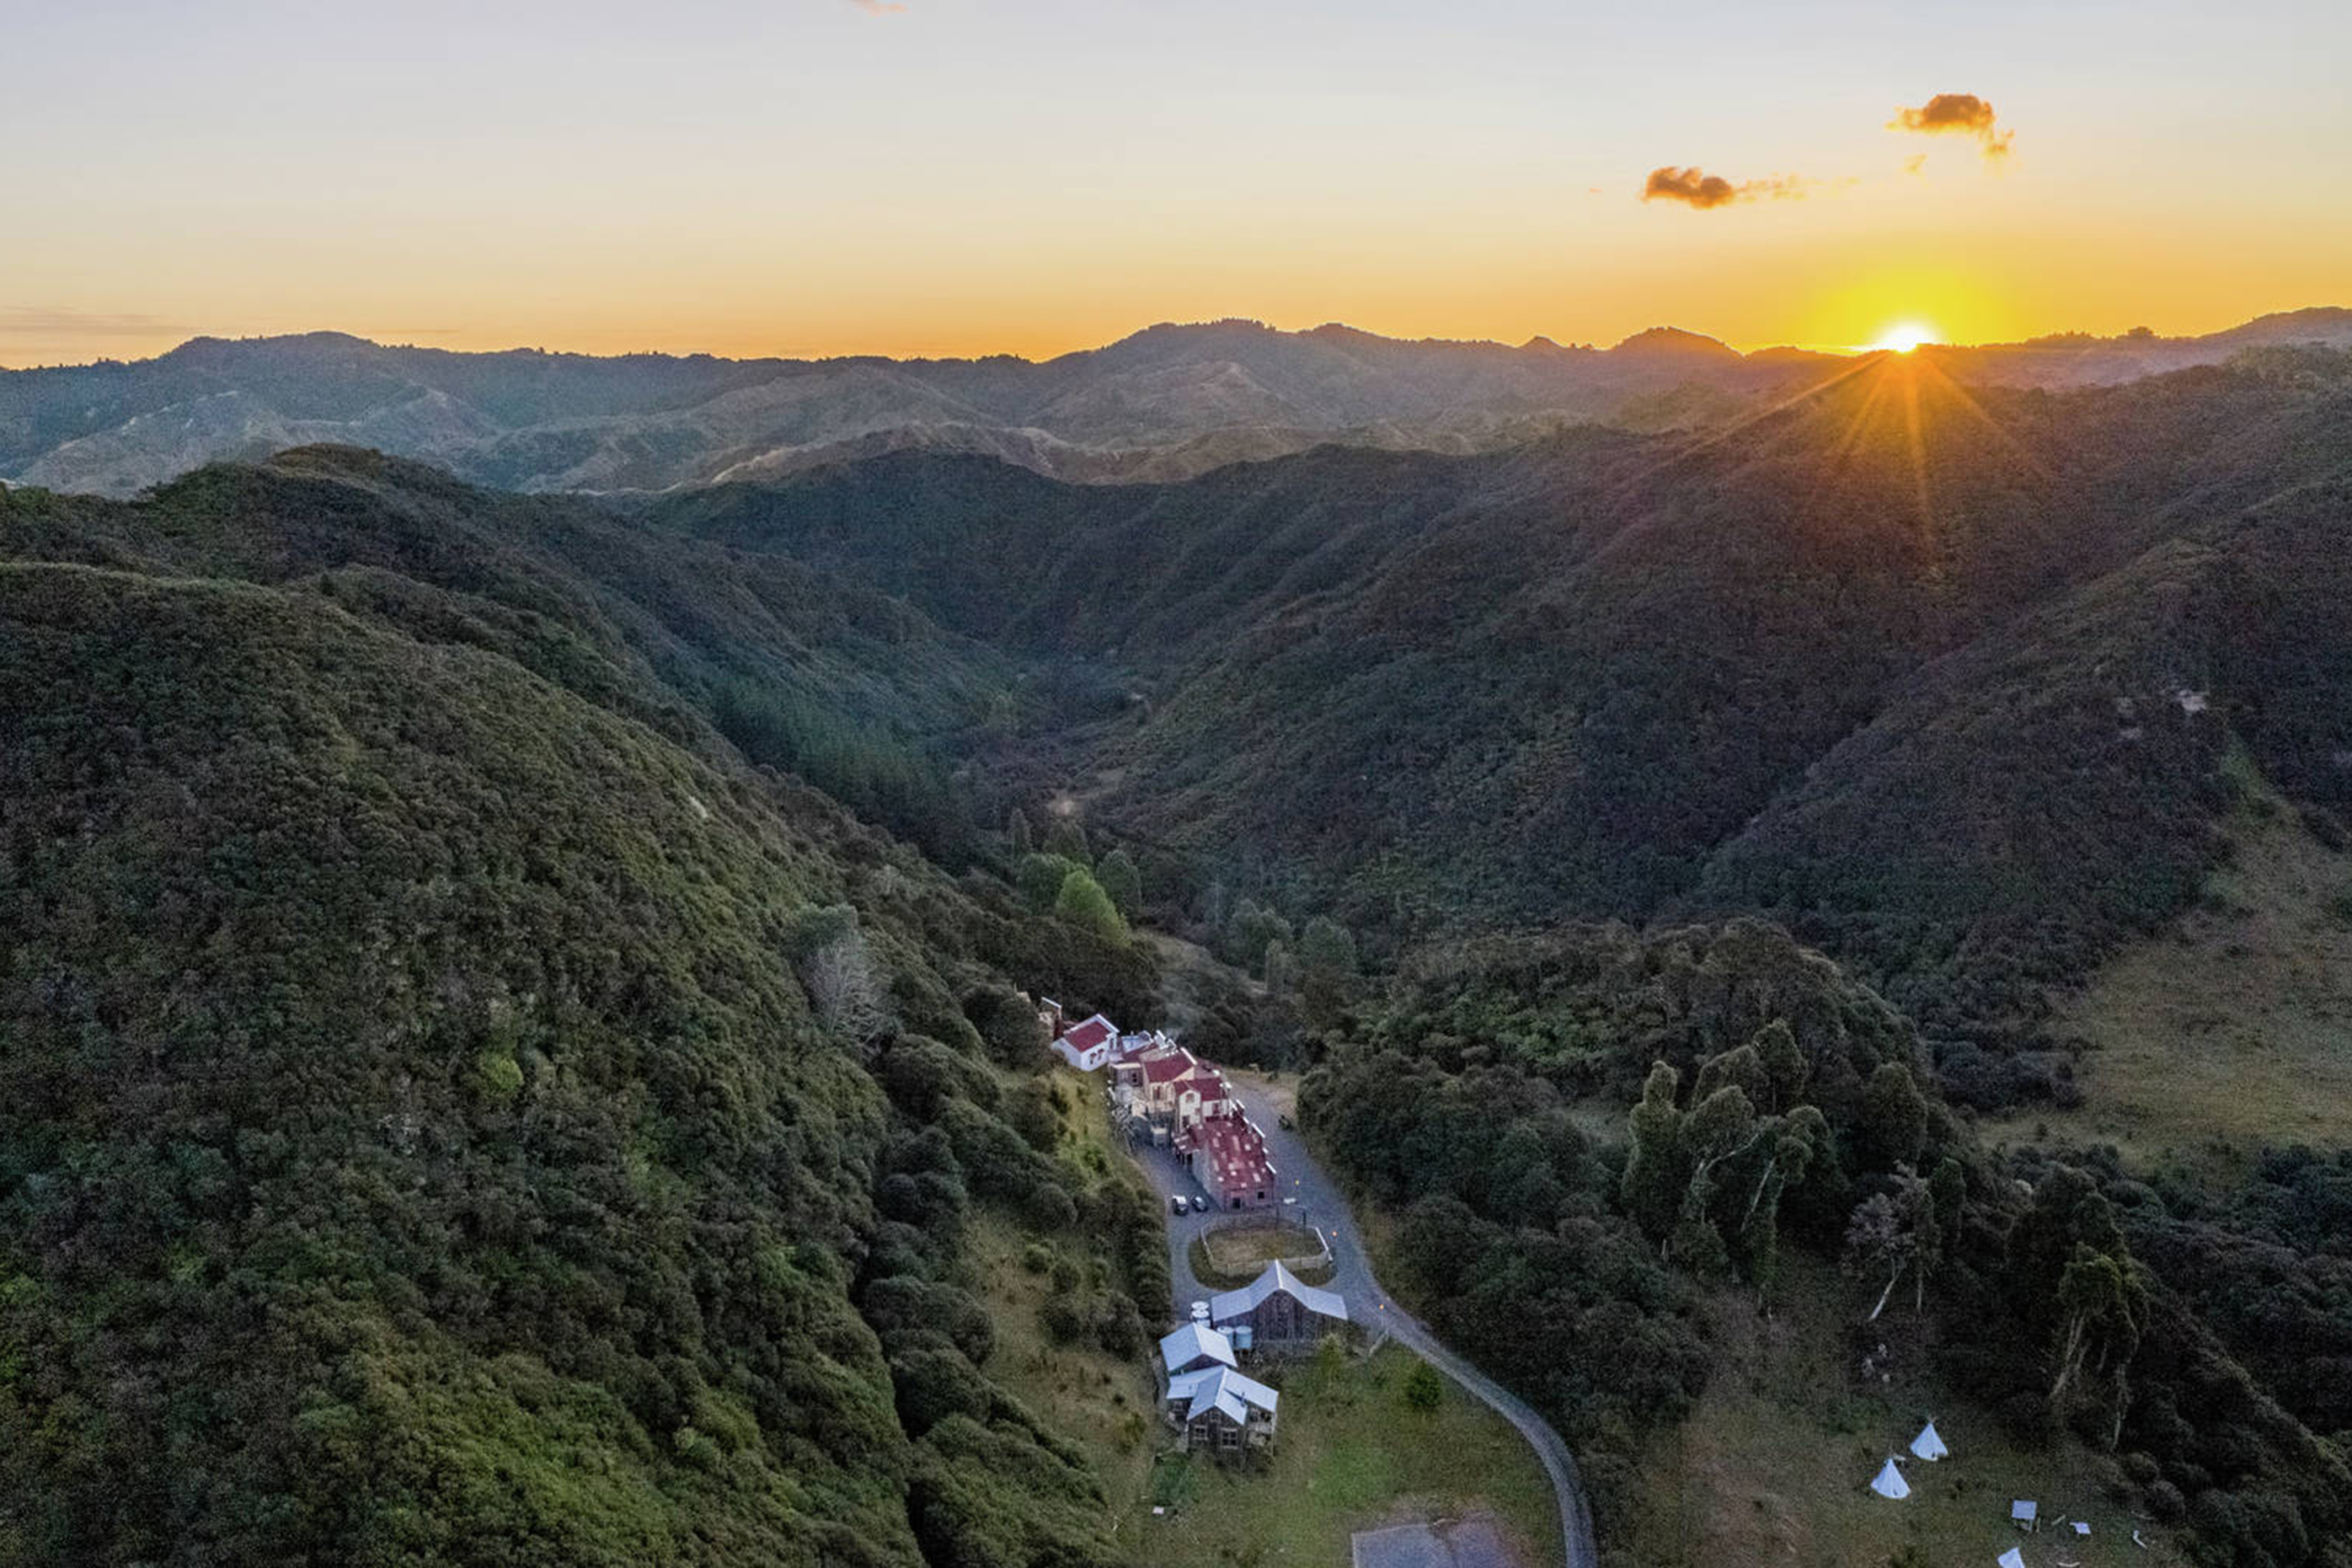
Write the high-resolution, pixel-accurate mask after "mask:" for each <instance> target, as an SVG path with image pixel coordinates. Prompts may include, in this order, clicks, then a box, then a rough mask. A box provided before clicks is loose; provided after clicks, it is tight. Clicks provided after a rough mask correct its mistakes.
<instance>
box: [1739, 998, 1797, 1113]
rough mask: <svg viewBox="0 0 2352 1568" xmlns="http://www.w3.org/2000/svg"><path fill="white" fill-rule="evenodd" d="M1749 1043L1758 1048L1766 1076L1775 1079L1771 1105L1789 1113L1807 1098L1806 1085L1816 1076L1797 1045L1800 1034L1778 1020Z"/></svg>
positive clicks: (1761, 1030)
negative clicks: (1790, 1109)
mask: <svg viewBox="0 0 2352 1568" xmlns="http://www.w3.org/2000/svg"><path fill="white" fill-rule="evenodd" d="M1748 1043H1749V1044H1750V1045H1751V1046H1753V1047H1754V1048H1755V1051H1756V1056H1757V1060H1758V1061H1760V1062H1762V1063H1763V1064H1764V1072H1765V1076H1766V1077H1769V1078H1770V1080H1771V1084H1772V1099H1771V1105H1772V1108H1773V1109H1774V1110H1775V1111H1786V1110H1788V1109H1789V1108H1790V1107H1791V1106H1793V1105H1795V1104H1796V1103H1797V1102H1798V1101H1799V1100H1802V1099H1804V1089H1805V1082H1806V1080H1807V1079H1808V1078H1810V1077H1812V1076H1813V1069H1812V1068H1811V1067H1810V1066H1808V1065H1807V1064H1806V1062H1805V1059H1804V1049H1803V1048H1802V1047H1801V1046H1799V1045H1798V1044H1797V1037H1796V1032H1795V1031H1794V1030H1792V1029H1791V1028H1790V1027H1789V1021H1788V1020H1787V1019H1784V1018H1776V1019H1774V1020H1773V1021H1771V1022H1770V1023H1768V1024H1766V1025H1765V1026H1764V1027H1763V1028H1761V1029H1759V1030H1758V1031H1757V1032H1756V1038H1755V1039H1753V1040H1751V1041H1749V1042H1748Z"/></svg>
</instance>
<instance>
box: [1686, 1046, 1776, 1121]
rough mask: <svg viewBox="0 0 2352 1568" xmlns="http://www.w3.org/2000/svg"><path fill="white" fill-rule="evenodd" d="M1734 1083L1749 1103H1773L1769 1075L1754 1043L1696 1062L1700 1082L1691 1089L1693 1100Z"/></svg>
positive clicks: (1702, 1098) (1763, 1104)
mask: <svg viewBox="0 0 2352 1568" xmlns="http://www.w3.org/2000/svg"><path fill="white" fill-rule="evenodd" d="M1733 1085H1736V1086H1737V1087H1738V1089H1739V1090H1740V1092H1741V1093H1742V1094H1745V1095H1746V1096H1747V1099H1748V1102H1749V1103H1750V1104H1752V1105H1758V1106H1767V1105H1770V1104H1771V1103H1772V1093H1773V1089H1772V1080H1771V1076H1770V1074H1769V1073H1767V1072H1766V1071H1765V1068H1764V1060H1763V1058H1762V1057H1761V1056H1759V1055H1757V1053H1756V1047H1755V1046H1753V1045H1742V1046H1741V1047H1739V1049H1737V1050H1736V1051H1725V1052H1723V1053H1721V1054H1720V1055H1713V1056H1710V1057H1708V1058H1707V1059H1706V1060H1705V1061H1703V1062H1702V1063H1700V1064H1699V1082H1698V1085H1697V1087H1696V1088H1694V1089H1692V1090H1691V1098H1692V1099H1693V1100H1704V1099H1706V1098H1707V1097H1708V1096H1709V1095H1711V1094H1713V1093H1714V1092H1715V1091H1716V1090H1717V1089H1724V1088H1726V1087H1730V1086H1733Z"/></svg>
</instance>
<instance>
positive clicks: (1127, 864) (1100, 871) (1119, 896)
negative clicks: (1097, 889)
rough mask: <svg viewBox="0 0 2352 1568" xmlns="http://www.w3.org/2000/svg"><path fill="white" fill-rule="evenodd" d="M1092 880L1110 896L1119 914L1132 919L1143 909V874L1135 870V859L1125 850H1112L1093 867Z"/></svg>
mask: <svg viewBox="0 0 2352 1568" xmlns="http://www.w3.org/2000/svg"><path fill="white" fill-rule="evenodd" d="M1094 880H1096V881H1097V882H1100V883H1101V884H1102V885H1103V892H1105V893H1108V894H1109V895H1110V896H1111V902H1112V903H1113V904H1114V905H1116V906H1117V907H1118V910H1119V913H1120V914H1122V915H1124V916H1125V917H1126V918H1127V919H1134V918H1135V916H1136V910H1138V909H1140V908H1142V907H1143V873H1142V872H1141V871H1139V870H1137V869H1136V863H1135V857H1134V856H1132V855H1130V854H1128V853H1127V852H1126V851H1125V850H1113V851H1112V852H1110V853H1109V854H1107V855H1104V856H1103V858H1102V860H1101V861H1100V862H1098V863H1096V865H1095V867H1094Z"/></svg>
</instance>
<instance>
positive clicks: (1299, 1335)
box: [1159, 1263, 1348, 1454]
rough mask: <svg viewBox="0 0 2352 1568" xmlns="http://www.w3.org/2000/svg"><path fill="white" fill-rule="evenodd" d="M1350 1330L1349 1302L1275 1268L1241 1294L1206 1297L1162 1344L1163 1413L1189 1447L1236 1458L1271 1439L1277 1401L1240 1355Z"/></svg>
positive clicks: (1270, 1353) (1281, 1352)
mask: <svg viewBox="0 0 2352 1568" xmlns="http://www.w3.org/2000/svg"><path fill="white" fill-rule="evenodd" d="M1347 1330H1348V1303H1346V1301H1345V1300H1343V1299H1342V1298H1341V1297H1340V1294H1339V1293H1338V1292H1335V1291H1325V1290H1318V1289H1317V1288H1316V1287H1315V1286H1313V1285H1309V1284H1307V1283H1306V1282H1305V1281H1304V1280H1300V1279H1299V1277H1298V1276H1297V1275H1295V1274H1294V1273H1292V1272H1291V1271H1290V1270H1289V1269H1285V1268H1283V1266H1282V1265H1281V1264H1279V1263H1274V1264H1270V1265H1268V1267H1267V1269H1266V1271H1265V1272H1264V1273H1262V1274H1261V1275H1259V1276H1258V1278H1257V1279H1255V1280H1251V1281H1250V1283H1249V1284H1247V1285H1244V1286H1242V1287H1241V1288H1240V1289H1239V1290H1238V1291H1227V1292H1224V1293H1223V1294H1221V1295H1218V1296H1215V1297H1213V1298H1211V1300H1210V1302H1209V1310H1208V1316H1207V1319H1206V1320H1205V1321H1202V1320H1198V1319H1196V1320H1194V1321H1193V1322H1191V1323H1188V1324H1186V1325H1183V1326H1182V1328H1179V1329H1177V1330H1176V1331H1175V1332H1174V1333H1172V1334H1170V1335H1168V1336H1166V1337H1164V1338H1162V1339H1161V1340H1160V1341H1159V1363H1160V1370H1161V1372H1162V1374H1163V1375H1164V1376H1165V1378H1166V1380H1167V1393H1164V1394H1163V1395H1162V1396H1161V1408H1162V1410H1163V1412H1164V1413H1165V1415H1166V1416H1167V1418H1168V1423H1169V1425H1170V1426H1171V1427H1175V1428H1176V1429H1177V1431H1178V1432H1180V1433H1181V1434H1182V1438H1183V1446H1184V1447H1185V1448H1186V1449H1203V1450H1208V1451H1210V1452H1212V1453H1222V1454H1239V1453H1246V1452H1248V1451H1250V1450H1252V1449H1260V1448H1264V1447H1267V1446H1269V1445H1271V1444H1272V1442H1273V1440H1274V1433H1275V1430H1276V1428H1277V1427H1278V1425H1279V1423H1280V1420H1281V1415H1282V1410H1281V1405H1282V1395H1281V1394H1280V1393H1278V1392H1277V1391H1276V1390H1274V1389H1272V1388H1270V1387H1268V1386H1267V1385H1266V1384H1265V1383H1262V1382H1259V1381H1258V1380H1257V1379H1256V1378H1253V1377H1250V1375H1249V1374H1248V1373H1246V1372H1244V1371H1242V1370H1241V1361H1242V1359H1243V1358H1244V1357H1248V1358H1250V1359H1251V1360H1252V1361H1253V1362H1254V1361H1256V1360H1258V1359H1261V1358H1274V1357H1281V1356H1285V1355H1293V1354H1296V1353H1298V1352H1300V1351H1303V1350H1309V1349H1312V1348H1315V1347H1316V1346H1317V1345H1319V1344H1321V1343H1322V1341H1323V1339H1324V1337H1326V1336H1328V1335H1332V1334H1344V1333H1345V1332H1347Z"/></svg>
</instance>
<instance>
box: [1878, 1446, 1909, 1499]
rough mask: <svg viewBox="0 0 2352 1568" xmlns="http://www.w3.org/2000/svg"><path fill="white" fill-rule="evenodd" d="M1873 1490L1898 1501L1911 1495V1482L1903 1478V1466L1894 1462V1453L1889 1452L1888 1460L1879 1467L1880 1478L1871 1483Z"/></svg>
mask: <svg viewBox="0 0 2352 1568" xmlns="http://www.w3.org/2000/svg"><path fill="white" fill-rule="evenodd" d="M1871 1491H1873V1492H1875V1493H1877V1494H1878V1495H1880V1496H1882V1497H1892V1498H1894V1499H1895V1500H1896V1501H1897V1502H1900V1501H1901V1500H1902V1499H1904V1498H1905V1497H1908V1496H1909V1495H1911V1483H1909V1482H1907V1481H1905V1480H1904V1479H1903V1471H1902V1467H1900V1466H1899V1465H1897V1464H1896V1463H1895V1462H1894V1455H1893V1454H1889V1455H1888V1456H1887V1458H1886V1462H1885V1463H1884V1464H1883V1465H1881V1466H1880V1467H1879V1472H1878V1479H1877V1480H1875V1481H1873V1482H1871Z"/></svg>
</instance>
